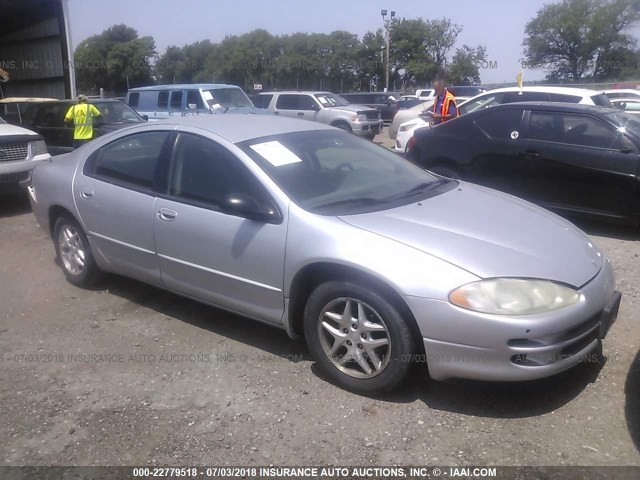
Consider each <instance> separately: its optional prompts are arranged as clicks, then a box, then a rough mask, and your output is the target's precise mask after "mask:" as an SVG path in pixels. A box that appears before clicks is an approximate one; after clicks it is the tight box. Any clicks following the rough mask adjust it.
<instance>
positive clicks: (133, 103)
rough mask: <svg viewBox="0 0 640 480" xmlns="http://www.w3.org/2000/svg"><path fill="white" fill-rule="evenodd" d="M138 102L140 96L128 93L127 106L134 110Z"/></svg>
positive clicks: (136, 93) (135, 93)
mask: <svg viewBox="0 0 640 480" xmlns="http://www.w3.org/2000/svg"><path fill="white" fill-rule="evenodd" d="M138 102H140V94H139V93H138V92H133V93H130V94H129V106H130V107H133V108H135V107H137V106H138Z"/></svg>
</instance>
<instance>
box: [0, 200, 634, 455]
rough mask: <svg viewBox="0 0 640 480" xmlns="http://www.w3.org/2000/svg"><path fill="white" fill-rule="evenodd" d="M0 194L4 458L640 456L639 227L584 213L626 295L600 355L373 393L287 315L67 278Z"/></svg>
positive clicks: (25, 211)
mask: <svg viewBox="0 0 640 480" xmlns="http://www.w3.org/2000/svg"><path fill="white" fill-rule="evenodd" d="M0 205H1V206H0V244H1V245H2V249H0V281H1V289H0V305H1V306H2V307H1V310H0V318H1V320H0V355H2V356H1V357H0V359H1V360H2V362H1V363H0V404H1V406H0V438H1V439H2V441H0V464H7V465H48V464H58V465H65V464H66V465H71V464H80V465H120V464H122V465H134V464H159V465H167V464H169V465H192V464H200V465H205V464H208V465H265V464H274V465H300V464H334V465H336V464H337V465H389V464H402V465H421V464H427V463H429V464H440V465H478V464H481V465H640V455H639V450H640V357H639V355H638V350H639V349H640V326H639V325H638V320H639V318H638V313H637V312H638V309H639V305H638V304H639V302H640V298H639V291H638V289H639V286H640V258H639V255H640V241H639V240H640V231H634V230H632V229H628V228H622V227H615V226H607V225H601V224H595V223H581V224H580V226H581V227H582V228H584V229H585V230H586V231H587V232H588V233H589V234H591V235H592V236H593V238H594V239H595V241H596V242H597V243H598V245H600V246H601V247H602V248H603V250H604V251H605V252H606V254H607V255H609V257H610V258H611V260H612V262H613V264H614V266H615V270H616V273H617V280H618V288H619V289H620V290H621V291H622V292H623V294H624V297H623V302H622V306H621V309H620V315H619V319H618V322H617V323H616V324H615V325H614V326H613V328H612V330H611V332H610V334H609V336H608V337H607V339H606V340H605V343H604V354H605V357H606V361H603V362H602V363H601V364H600V365H594V364H591V365H581V366H579V367H578V368H575V369H573V370H571V371H568V372H565V373H564V374H561V375H559V376H557V377H554V378H550V379H547V380H544V381H537V382H530V383H526V384H491V383H479V382H463V381H459V382H448V383H438V382H429V381H427V380H426V379H425V378H424V375H423V373H424V372H423V371H421V370H420V369H416V371H415V372H414V373H413V374H412V378H411V381H410V382H409V383H408V384H407V385H406V386H405V387H403V388H402V389H401V390H399V391H398V392H396V393H394V394H393V395H390V396H387V397H384V398H381V399H371V398H365V397H360V396H357V395H353V394H351V393H348V392H345V391H343V390H340V389H338V388H336V387H335V386H333V385H331V384H330V383H328V382H326V381H325V380H324V379H323V378H321V377H320V376H319V375H318V372H317V369H316V367H315V366H314V363H313V361H312V360H311V359H310V358H309V355H308V352H307V350H306V347H305V346H304V344H303V343H302V342H293V341H291V340H289V339H288V337H287V336H286V334H285V333H284V332H281V331H279V330H276V329H272V328H270V327H267V326H263V325H260V324H257V323H254V322H251V321H249V320H245V319H242V318H239V317H236V316H233V315H230V314H228V313H225V312H222V311H219V310H216V309H213V308H209V307H206V306H203V305H200V304H198V303H195V302H192V301H189V300H185V299H183V298H180V297H178V296H175V295H172V294H169V293H166V292H163V291H161V290H158V289H155V288H152V287H149V286H146V285H143V284H141V283H137V282H134V281H130V280H126V279H123V278H118V277H111V278H109V279H108V280H107V281H106V283H104V285H103V286H102V287H101V288H100V289H95V290H81V289H78V288H75V287H73V286H71V285H70V284H68V283H67V282H66V281H65V280H64V277H63V275H62V272H61V271H60V270H59V269H58V267H57V266H56V264H55V263H54V251H53V246H52V243H51V241H50V240H49V238H48V237H47V235H46V233H45V232H43V231H42V230H40V229H39V228H38V227H37V226H36V224H35V220H34V218H33V216H32V214H31V213H30V211H29V207H28V203H27V202H26V201H25V200H24V199H21V198H18V197H11V198H6V197H5V198H2V201H1V203H0ZM92 355H93V356H92Z"/></svg>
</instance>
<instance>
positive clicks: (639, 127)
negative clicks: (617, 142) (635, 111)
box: [607, 111, 640, 139]
mask: <svg viewBox="0 0 640 480" xmlns="http://www.w3.org/2000/svg"><path fill="white" fill-rule="evenodd" d="M607 116H608V117H609V120H610V121H611V122H612V123H613V124H614V125H618V127H619V129H621V130H622V131H624V132H626V133H629V134H631V135H633V136H634V137H636V138H638V139H640V119H638V117H636V116H634V115H629V114H628V113H624V112H620V111H614V113H609V114H607Z"/></svg>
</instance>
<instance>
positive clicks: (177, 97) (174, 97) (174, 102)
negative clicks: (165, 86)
mask: <svg viewBox="0 0 640 480" xmlns="http://www.w3.org/2000/svg"><path fill="white" fill-rule="evenodd" d="M171 108H172V109H174V110H181V109H182V91H176V92H171Z"/></svg>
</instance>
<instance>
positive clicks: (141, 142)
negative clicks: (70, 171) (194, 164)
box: [84, 132, 169, 190]
mask: <svg viewBox="0 0 640 480" xmlns="http://www.w3.org/2000/svg"><path fill="white" fill-rule="evenodd" d="M168 135H169V134H168V133H167V132H147V133H138V134H134V135H129V136H127V137H124V138H119V139H118V140H115V141H113V142H111V143H109V144H107V145H105V146H104V147H102V148H100V149H98V150H96V151H95V152H94V153H93V154H92V155H91V156H90V157H89V159H88V160H87V162H86V163H85V166H84V174H85V175H87V176H90V177H96V178H99V179H101V180H106V181H108V182H111V183H116V184H122V185H123V186H132V187H138V188H142V189H144V190H151V189H152V187H153V180H154V177H155V173H156V167H157V165H158V159H159V158H160V152H161V151H162V147H163V145H164V142H165V141H166V139H167V136H168Z"/></svg>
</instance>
